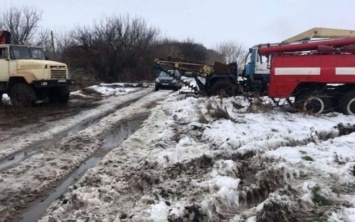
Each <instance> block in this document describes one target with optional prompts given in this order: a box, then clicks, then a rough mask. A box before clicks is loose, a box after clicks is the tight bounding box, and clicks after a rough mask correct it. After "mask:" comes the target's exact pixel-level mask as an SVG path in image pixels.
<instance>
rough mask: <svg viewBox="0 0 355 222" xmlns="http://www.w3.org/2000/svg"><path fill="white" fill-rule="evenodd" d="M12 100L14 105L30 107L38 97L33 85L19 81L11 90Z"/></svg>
mask: <svg viewBox="0 0 355 222" xmlns="http://www.w3.org/2000/svg"><path fill="white" fill-rule="evenodd" d="M10 100H11V103H12V105H13V106H14V107H29V106H31V105H32V104H34V102H36V100H37V97H36V94H35V91H34V90H33V89H32V88H31V86H29V85H27V84H24V83H17V84H15V85H14V86H13V87H12V88H11V90H10Z"/></svg>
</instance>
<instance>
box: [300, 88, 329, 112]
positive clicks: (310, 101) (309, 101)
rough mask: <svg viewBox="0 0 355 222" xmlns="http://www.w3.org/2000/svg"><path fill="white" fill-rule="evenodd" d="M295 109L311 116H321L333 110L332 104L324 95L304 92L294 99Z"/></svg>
mask: <svg viewBox="0 0 355 222" xmlns="http://www.w3.org/2000/svg"><path fill="white" fill-rule="evenodd" d="M295 107H296V108H298V109H301V110H303V111H306V112H311V113H313V114H321V113H326V112H329V111H330V110H331V109H332V108H333V103H332V100H331V98H330V97H329V96H327V95H325V94H316V93H314V92H312V93H311V92H306V93H304V94H303V95H302V96H299V97H297V98H296V101H295Z"/></svg>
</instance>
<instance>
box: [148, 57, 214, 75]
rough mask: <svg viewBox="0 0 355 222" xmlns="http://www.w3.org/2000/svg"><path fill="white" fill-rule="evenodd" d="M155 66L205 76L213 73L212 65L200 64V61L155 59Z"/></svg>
mask: <svg viewBox="0 0 355 222" xmlns="http://www.w3.org/2000/svg"><path fill="white" fill-rule="evenodd" d="M155 65H156V66H161V67H162V66H163V67H170V68H174V69H178V70H182V71H191V72H193V73H195V74H197V75H200V76H206V75H210V74H212V73H213V71H214V70H213V66H210V65H206V64H200V63H191V62H183V61H178V60H163V59H155Z"/></svg>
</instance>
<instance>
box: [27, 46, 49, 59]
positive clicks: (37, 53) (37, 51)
mask: <svg viewBox="0 0 355 222" xmlns="http://www.w3.org/2000/svg"><path fill="white" fill-rule="evenodd" d="M30 51H31V56H32V59H40V60H45V59H46V58H45V55H44V52H43V49H41V48H30Z"/></svg>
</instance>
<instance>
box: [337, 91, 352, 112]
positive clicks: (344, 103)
mask: <svg viewBox="0 0 355 222" xmlns="http://www.w3.org/2000/svg"><path fill="white" fill-rule="evenodd" d="M339 107H340V111H341V112H342V113H344V114H346V115H355V90H354V91H350V92H348V93H346V94H345V95H344V96H343V97H342V98H341V99H340V102H339Z"/></svg>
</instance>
